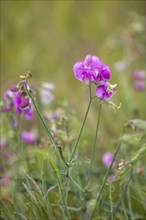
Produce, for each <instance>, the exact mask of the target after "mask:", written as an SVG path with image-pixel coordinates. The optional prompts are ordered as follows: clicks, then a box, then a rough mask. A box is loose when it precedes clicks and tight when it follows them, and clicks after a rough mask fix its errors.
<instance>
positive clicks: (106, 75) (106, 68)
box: [102, 64, 110, 81]
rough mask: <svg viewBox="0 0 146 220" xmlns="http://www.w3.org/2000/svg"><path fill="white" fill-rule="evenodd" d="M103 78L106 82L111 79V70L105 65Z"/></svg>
mask: <svg viewBox="0 0 146 220" xmlns="http://www.w3.org/2000/svg"><path fill="white" fill-rule="evenodd" d="M102 78H103V80H104V81H107V80H109V78H110V68H109V66H108V65H107V64H104V65H103V67H102Z"/></svg>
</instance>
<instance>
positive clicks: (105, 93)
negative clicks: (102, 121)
mask: <svg viewBox="0 0 146 220" xmlns="http://www.w3.org/2000/svg"><path fill="white" fill-rule="evenodd" d="M96 96H97V97H98V98H99V99H102V100H105V99H106V100H107V99H110V98H111V97H112V96H113V92H112V91H110V90H109V89H108V83H103V84H101V85H99V86H98V87H97V88H96Z"/></svg>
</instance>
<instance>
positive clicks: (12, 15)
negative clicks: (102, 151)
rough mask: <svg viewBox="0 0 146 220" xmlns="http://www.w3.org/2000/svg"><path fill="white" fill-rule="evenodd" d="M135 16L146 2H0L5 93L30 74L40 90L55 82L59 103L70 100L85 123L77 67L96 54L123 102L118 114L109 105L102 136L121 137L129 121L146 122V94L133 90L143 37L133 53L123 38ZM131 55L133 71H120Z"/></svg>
mask: <svg viewBox="0 0 146 220" xmlns="http://www.w3.org/2000/svg"><path fill="white" fill-rule="evenodd" d="M132 13H136V14H138V16H145V1H141V0H140V1H138V0H136V1H133V0H127V1H122V0H121V1H118V0H117V1H116V0H115V1H111V0H107V1H106V0H103V1H100V0H99V1H98V0H97V1H61V0H60V1H41V0H40V1H35V0H34V1H24V0H23V1H12V0H11V1H1V91H2V92H3V91H4V90H6V89H8V88H9V87H11V86H13V85H14V84H15V83H17V82H18V80H19V75H23V74H25V73H26V71H27V70H30V71H31V72H32V75H33V78H32V80H31V82H32V84H33V86H34V87H35V89H36V90H37V89H38V88H39V86H40V83H41V82H52V83H54V84H55V95H56V101H57V102H58V103H59V102H60V103H62V102H63V101H65V100H67V102H68V103H69V106H70V107H71V108H74V109H75V111H76V113H77V115H78V117H79V120H82V119H83V114H84V112H85V110H86V106H87V103H88V88H87V86H85V85H84V84H83V83H81V82H79V81H77V80H76V79H75V77H74V75H73V72H72V66H73V64H74V63H75V62H76V61H78V60H83V59H84V58H85V56H86V54H95V55H97V56H99V57H100V58H101V60H102V61H103V62H104V63H107V64H108V65H109V66H110V68H111V80H110V81H111V83H113V84H115V83H118V87H117V93H116V95H115V97H113V99H112V100H113V102H115V103H116V104H117V105H119V103H120V102H121V103H122V107H121V109H120V110H119V111H118V112H117V113H116V114H115V113H114V112H113V111H112V110H107V108H105V107H104V109H103V114H102V122H101V134H105V135H104V136H105V137H106V138H107V141H108V139H109V137H110V138H111V137H117V136H118V135H119V134H120V132H121V130H122V127H123V124H124V122H125V121H126V120H127V119H130V118H134V117H139V118H144V93H142V92H137V91H134V90H133V88H132V86H131V81H130V80H132V79H131V77H132V71H133V70H134V69H135V68H136V69H143V68H144V56H143V54H144V53H143V52H142V53H141V54H140V55H139V56H136V57H137V59H135V57H134V54H135V53H136V52H135V51H136V50H137V48H136V46H137V47H139V45H140V46H141V47H143V48H144V45H142V41H141V38H140V37H141V36H140V37H139V36H138V39H137V44H135V41H134V45H135V46H134V48H132V50H131V48H130V47H131V41H129V43H127V41H126V40H123V39H122V40H121V36H123V35H122V34H123V33H126V34H127V32H128V28H129V27H130V25H131V22H132V20H133V17H132V16H133V15H132ZM131 15H132V16H131ZM136 22H137V21H136ZM142 22H143V21H142ZM143 25H144V22H143V23H142V26H143ZM124 31H125V32H124ZM126 36H127V35H126ZM128 36H129V35H128ZM143 38H144V37H143ZM115 39H116V41H115ZM120 40H121V41H120ZM139 42H140V44H139ZM113 45H114V46H113ZM128 45H129V47H128ZM110 46H111V47H110ZM112 46H113V47H112ZM132 46H133V45H132ZM132 53H133V59H132V65H131V60H130V61H129V62H130V65H131V66H132V68H131V66H130V65H129V64H128V68H127V69H125V70H124V71H123V72H122V73H117V71H116V70H115V69H114V64H115V62H117V61H118V60H121V59H122V60H123V58H124V59H125V60H126V61H127V60H129V59H131V56H132V55H131V54H132ZM138 54H139V53H138ZM97 108H98V104H97V103H96V101H95V102H94V103H93V106H92V110H91V112H90V115H89V120H88V125H89V127H90V128H92V127H94V123H95V121H96V120H95V116H96V112H97ZM91 131H92V129H91ZM104 140H105V139H104ZM104 140H103V141H104Z"/></svg>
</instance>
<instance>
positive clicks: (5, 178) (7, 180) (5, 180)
mask: <svg viewBox="0 0 146 220" xmlns="http://www.w3.org/2000/svg"><path fill="white" fill-rule="evenodd" d="M0 183H1V185H2V186H8V185H9V183H10V178H9V176H7V175H5V176H3V177H1V179H0Z"/></svg>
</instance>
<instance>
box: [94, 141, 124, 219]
mask: <svg viewBox="0 0 146 220" xmlns="http://www.w3.org/2000/svg"><path fill="white" fill-rule="evenodd" d="M121 144H122V142H120V143H119V144H118V146H117V149H116V151H115V154H114V156H113V160H112V163H111V165H110V166H109V168H108V170H107V173H106V175H105V178H104V181H103V184H102V186H101V188H100V191H99V193H98V196H97V198H96V202H95V206H94V209H93V211H92V213H91V217H90V220H92V219H93V216H94V214H95V211H96V206H97V204H98V202H99V200H100V196H101V194H102V192H103V189H104V186H105V184H106V181H107V178H108V176H109V173H110V171H111V168H112V166H113V163H114V161H115V159H116V156H117V153H118V152H119V150H120V147H121Z"/></svg>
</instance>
